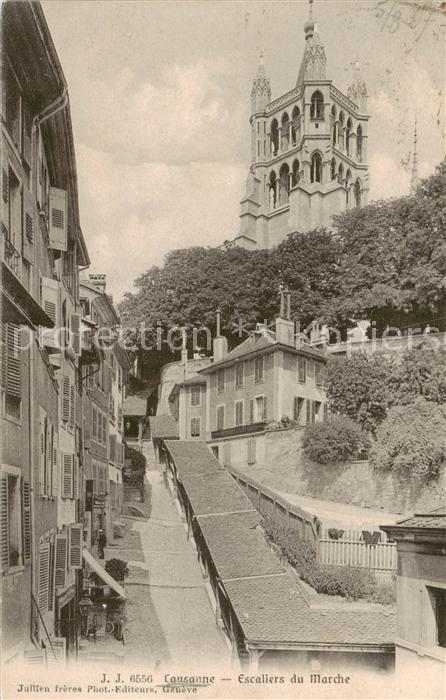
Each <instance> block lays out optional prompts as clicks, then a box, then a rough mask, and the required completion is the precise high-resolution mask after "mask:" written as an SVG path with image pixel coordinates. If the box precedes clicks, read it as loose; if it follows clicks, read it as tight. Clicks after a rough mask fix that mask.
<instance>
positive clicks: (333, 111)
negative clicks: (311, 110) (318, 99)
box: [330, 105, 338, 146]
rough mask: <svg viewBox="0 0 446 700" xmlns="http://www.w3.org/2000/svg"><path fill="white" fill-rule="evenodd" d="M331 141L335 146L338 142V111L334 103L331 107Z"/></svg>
mask: <svg viewBox="0 0 446 700" xmlns="http://www.w3.org/2000/svg"><path fill="white" fill-rule="evenodd" d="M330 116H331V142H332V144H333V146H336V144H337V142H338V125H337V121H336V117H337V111H336V105H333V106H332V108H331V115H330Z"/></svg>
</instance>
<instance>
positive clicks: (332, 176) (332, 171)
mask: <svg viewBox="0 0 446 700" xmlns="http://www.w3.org/2000/svg"><path fill="white" fill-rule="evenodd" d="M330 179H331V180H336V160H335V159H334V158H332V159H331V163H330Z"/></svg>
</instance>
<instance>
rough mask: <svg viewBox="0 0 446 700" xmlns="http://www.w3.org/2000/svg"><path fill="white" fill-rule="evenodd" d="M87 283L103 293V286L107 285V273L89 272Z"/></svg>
mask: <svg viewBox="0 0 446 700" xmlns="http://www.w3.org/2000/svg"><path fill="white" fill-rule="evenodd" d="M88 283H89V284H90V285H91V286H92V287H94V288H95V289H96V290H97V291H98V292H101V294H104V292H105V287H106V285H107V275H104V274H97V275H95V274H93V273H91V272H90V274H89V275H88Z"/></svg>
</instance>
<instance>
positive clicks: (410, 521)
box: [380, 506, 446, 539]
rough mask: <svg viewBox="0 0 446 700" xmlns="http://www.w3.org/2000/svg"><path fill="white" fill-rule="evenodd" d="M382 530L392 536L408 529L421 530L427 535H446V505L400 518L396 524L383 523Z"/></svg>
mask: <svg viewBox="0 0 446 700" xmlns="http://www.w3.org/2000/svg"><path fill="white" fill-rule="evenodd" d="M380 527H381V529H382V530H384V531H385V532H387V533H389V534H390V536H391V537H395V538H398V535H399V534H400V535H403V534H404V532H405V531H407V530H414V529H415V530H421V531H422V533H423V534H425V535H426V536H428V535H429V533H430V534H431V535H435V536H436V537H437V538H438V537H439V536H440V537H441V538H443V539H444V538H445V536H446V506H441V507H440V508H436V509H435V510H431V511H429V512H428V513H415V515H412V516H411V517H410V518H406V519H405V520H400V521H398V522H397V523H395V524H394V525H381V526H380Z"/></svg>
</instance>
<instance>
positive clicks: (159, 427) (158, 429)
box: [149, 414, 179, 439]
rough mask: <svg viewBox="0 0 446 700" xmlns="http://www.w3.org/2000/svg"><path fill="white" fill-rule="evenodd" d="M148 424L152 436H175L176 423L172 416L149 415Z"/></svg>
mask: <svg viewBox="0 0 446 700" xmlns="http://www.w3.org/2000/svg"><path fill="white" fill-rule="evenodd" d="M149 425H150V431H151V434H152V437H154V438H161V439H162V438H177V437H178V434H179V433H178V424H177V422H176V420H175V418H174V417H173V416H170V415H168V414H166V415H163V416H150V418H149Z"/></svg>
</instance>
